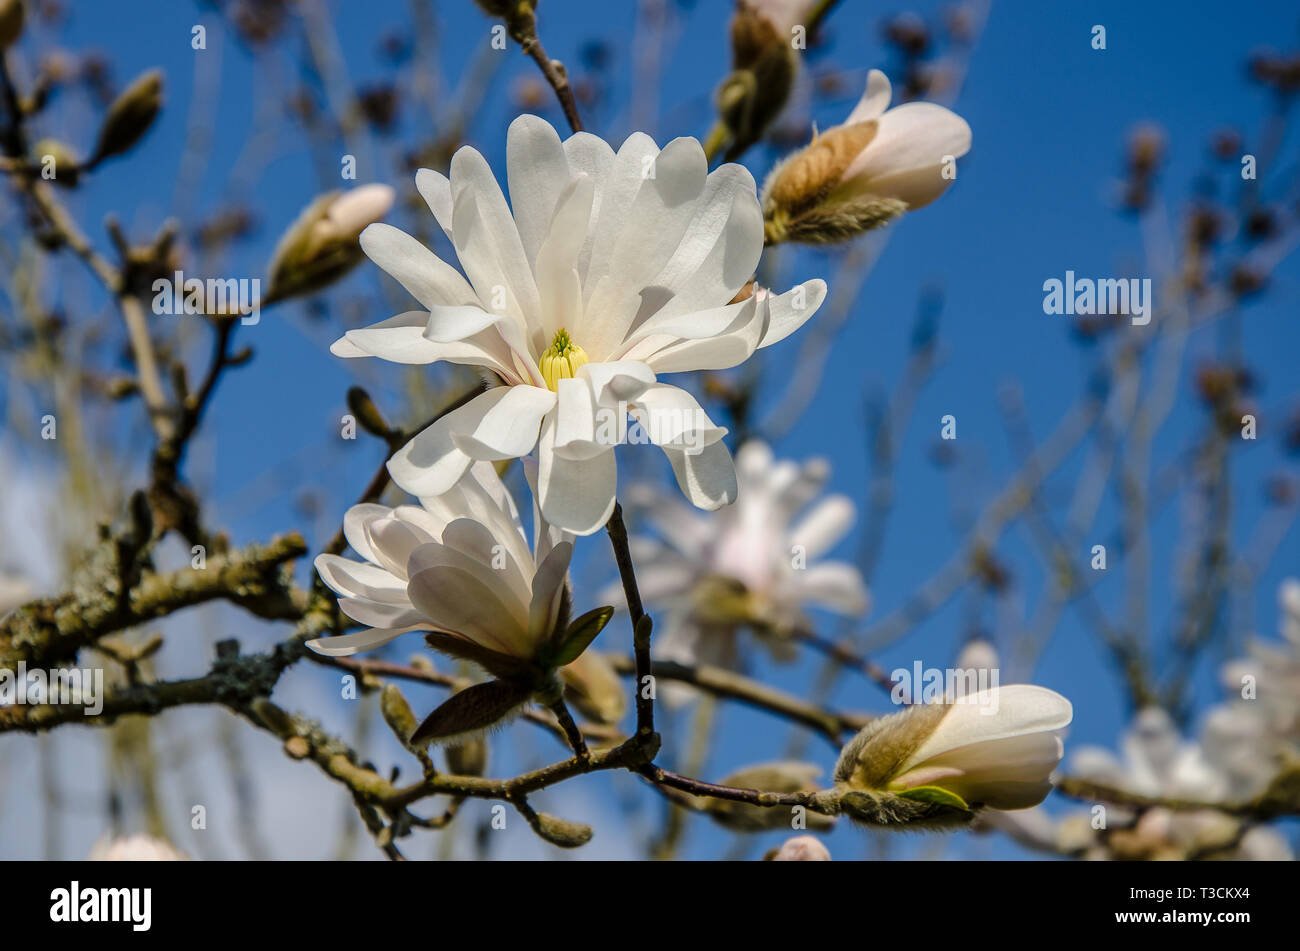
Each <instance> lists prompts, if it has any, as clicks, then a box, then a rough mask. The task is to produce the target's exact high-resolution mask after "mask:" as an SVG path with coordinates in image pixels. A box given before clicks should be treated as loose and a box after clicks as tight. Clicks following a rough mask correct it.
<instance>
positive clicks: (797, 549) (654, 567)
mask: <svg viewBox="0 0 1300 951" xmlns="http://www.w3.org/2000/svg"><path fill="white" fill-rule="evenodd" d="M736 463H737V471H738V474H739V487H740V489H739V493H738V495H737V499H736V502H735V504H734V505H731V506H729V507H728V508H725V509H723V510H721V511H719V512H714V513H710V514H701V513H699V512H696V511H694V510H692V509H690V508H688V507H687V506H685V505H683V504H681V502H680V501H678V500H677V499H676V498H675V497H674V496H670V495H667V494H666V493H662V492H660V491H659V490H657V489H655V488H653V487H650V486H637V487H635V488H634V489H633V490H632V492H631V493H630V495H629V498H630V500H631V501H632V502H633V503H635V504H636V505H637V507H638V511H643V512H644V514H645V517H646V519H647V520H648V521H649V523H650V524H651V525H652V526H653V527H654V528H655V530H656V532H657V535H658V538H650V537H646V536H636V537H634V538H633V539H632V554H633V559H634V560H635V562H636V565H637V581H638V584H639V586H640V589H641V595H642V597H643V598H644V599H645V600H646V601H647V603H650V604H654V605H656V606H657V607H658V608H659V612H658V613H659V615H660V624H659V627H658V631H660V632H662V633H661V634H658V635H657V638H656V639H657V646H656V652H657V654H658V655H659V656H661V657H664V658H665V659H669V660H676V661H679V662H681V663H709V664H718V665H722V666H735V665H736V664H737V662H738V659H739V658H738V657H737V653H736V648H737V644H736V635H737V633H738V632H739V631H740V630H741V629H743V628H746V627H748V628H750V629H751V630H754V631H755V632H757V633H759V634H760V635H764V643H765V644H767V645H768V646H769V647H770V648H772V649H773V650H775V651H777V652H778V656H781V655H785V656H789V654H790V646H791V644H790V641H789V640H788V638H789V635H790V633H791V632H793V631H795V630H797V629H800V628H806V627H807V626H808V624H809V621H808V618H807V615H806V611H807V609H808V608H812V607H819V608H824V609H826V610H829V611H832V612H834V613H836V614H842V615H847V616H857V615H861V614H863V613H864V612H865V611H866V610H867V606H868V596H867V589H866V585H865V584H864V583H863V581H862V575H861V574H860V573H859V571H858V569H857V568H856V567H855V566H854V565H852V564H850V563H849V562H845V561H829V560H821V556H822V555H824V554H825V553H826V552H827V551H829V550H830V549H831V548H833V547H834V546H835V544H836V543H837V542H839V541H840V539H841V538H843V537H844V535H845V534H846V533H847V532H848V531H849V529H850V528H851V527H852V525H853V519H854V515H855V512H854V506H853V503H852V501H850V500H849V499H848V498H847V497H846V496H843V495H827V496H824V497H821V498H819V497H818V496H819V495H820V493H821V491H822V489H823V487H824V486H825V484H826V479H827V477H828V475H829V467H828V466H827V464H826V462H825V461H824V460H821V459H813V460H810V461H808V462H805V463H803V464H798V463H795V462H791V461H788V460H782V461H779V462H778V461H776V460H774V459H773V456H772V450H771V449H769V448H768V446H767V445H766V444H764V443H762V442H757V441H750V442H747V443H745V445H744V446H742V447H741V449H740V451H739V452H738V453H737V454H736Z"/></svg>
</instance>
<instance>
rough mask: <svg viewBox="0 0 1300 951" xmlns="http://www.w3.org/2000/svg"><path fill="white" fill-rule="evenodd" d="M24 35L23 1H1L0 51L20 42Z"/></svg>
mask: <svg viewBox="0 0 1300 951" xmlns="http://www.w3.org/2000/svg"><path fill="white" fill-rule="evenodd" d="M22 34H23V0H0V51H2V50H7V49H8V48H9V47H11V46H13V45H14V44H15V43H17V42H18V37H20V36H22Z"/></svg>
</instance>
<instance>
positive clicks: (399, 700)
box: [379, 684, 416, 744]
mask: <svg viewBox="0 0 1300 951" xmlns="http://www.w3.org/2000/svg"><path fill="white" fill-rule="evenodd" d="M379 712H380V713H381V714H383V717H384V722H385V723H387V724H388V728H389V729H390V730H392V731H393V735H394V736H396V737H397V738H398V739H399V740H401V741H402V743H404V744H405V743H407V742H408V741H409V740H410V738H411V734H412V733H414V732H415V727H416V719H415V713H414V711H412V710H411V705H410V704H409V703H407V702H406V698H405V697H404V696H402V691H401V690H400V689H399V688H398V686H397V684H384V689H383V690H382V691H380V693H379Z"/></svg>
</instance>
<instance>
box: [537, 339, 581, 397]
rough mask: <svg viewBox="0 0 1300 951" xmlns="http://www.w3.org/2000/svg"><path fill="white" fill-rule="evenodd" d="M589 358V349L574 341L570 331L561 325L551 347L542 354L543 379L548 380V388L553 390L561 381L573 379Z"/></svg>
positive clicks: (557, 387)
mask: <svg viewBox="0 0 1300 951" xmlns="http://www.w3.org/2000/svg"><path fill="white" fill-rule="evenodd" d="M587 359H588V358H587V351H586V350H583V349H582V348H581V347H580V346H578V345H577V344H576V343H574V342H573V338H572V337H570V336H569V332H568V331H567V330H565V329H564V328H563V327H561V328H560V331H559V333H557V334H556V335H555V339H554V340H552V341H551V345H550V347H548V348H547V350H546V352H545V353H543V354H542V360H541V370H542V379H544V380H545V381H546V386H547V388H548V389H550V390H552V391H554V390H557V389H559V386H560V381H561V380H567V379H571V378H572V377H573V375H574V374H575V373H577V372H578V367H580V366H582V365H583V364H584V363H586V362H587Z"/></svg>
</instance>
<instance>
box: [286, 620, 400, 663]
mask: <svg viewBox="0 0 1300 951" xmlns="http://www.w3.org/2000/svg"><path fill="white" fill-rule="evenodd" d="M418 630H421V627H420V626H419V625H416V626H414V627H395V628H371V629H370V630H368V631H358V632H357V633H355V634H343V635H341V636H339V637H318V638H315V639H314V640H310V641H308V642H307V646H308V647H310V648H311V649H312V650H314V651H315V652H316V653H318V654H324V655H326V656H327V657H351V656H352V655H353V654H360V653H361V652H362V651H369V650H374V649H375V648H376V647H382V646H383V645H385V644H387V643H388V642H389V641H391V640H393V639H394V638H398V637H401V636H402V635H403V634H409V633H410V632H411V631H418Z"/></svg>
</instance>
